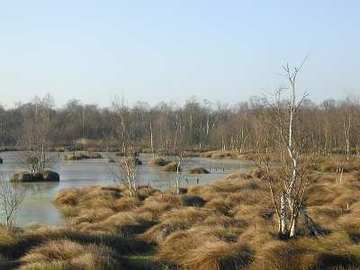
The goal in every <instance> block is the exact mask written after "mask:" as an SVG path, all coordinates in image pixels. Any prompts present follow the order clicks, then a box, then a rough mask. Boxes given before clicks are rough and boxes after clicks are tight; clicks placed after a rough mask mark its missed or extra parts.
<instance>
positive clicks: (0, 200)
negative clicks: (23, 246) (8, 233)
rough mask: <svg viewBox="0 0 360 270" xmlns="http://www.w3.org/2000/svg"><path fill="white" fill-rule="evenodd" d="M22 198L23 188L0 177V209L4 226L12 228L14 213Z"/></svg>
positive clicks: (23, 196) (15, 213) (14, 218)
mask: <svg viewBox="0 0 360 270" xmlns="http://www.w3.org/2000/svg"><path fill="white" fill-rule="evenodd" d="M24 198H25V189H23V188H22V187H20V186H18V185H15V184H13V183H10V182H9V181H7V180H4V179H0V211H1V216H2V217H3V219H4V221H3V224H4V226H5V227H6V228H8V229H12V228H14V226H15V221H16V215H17V212H18V210H19V208H20V206H21V204H22V202H23V200H24Z"/></svg>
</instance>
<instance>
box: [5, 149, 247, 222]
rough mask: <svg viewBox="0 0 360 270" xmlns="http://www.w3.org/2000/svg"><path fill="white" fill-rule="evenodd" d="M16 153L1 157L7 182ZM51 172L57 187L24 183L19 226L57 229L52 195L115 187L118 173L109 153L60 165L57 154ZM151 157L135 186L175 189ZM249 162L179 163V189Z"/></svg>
mask: <svg viewBox="0 0 360 270" xmlns="http://www.w3.org/2000/svg"><path fill="white" fill-rule="evenodd" d="M20 155H21V153H19V152H4V153H1V157H2V158H3V159H4V163H3V164H1V165H0V174H1V175H2V178H4V179H9V178H10V176H11V175H13V174H14V172H16V171H21V170H23V167H22V166H21V162H19V160H20V159H19V156H20ZM58 155H59V159H58V161H57V162H56V164H55V165H54V167H53V169H54V170H55V171H57V172H58V173H59V174H60V177H61V181H60V182H59V183H26V184H22V185H24V186H25V187H26V189H27V193H26V197H25V199H24V202H23V204H22V205H21V209H20V210H19V213H18V217H17V220H16V221H17V224H18V225H19V226H26V225H31V224H39V223H40V224H48V225H58V224H61V223H62V222H63V217H62V215H61V213H60V212H59V211H58V210H57V209H56V207H55V206H54V205H53V203H52V202H53V200H54V198H55V196H56V194H57V193H58V192H59V191H60V190H61V189H64V188H70V187H83V186H92V185H104V186H109V185H115V184H116V183H117V181H116V179H117V177H116V175H118V170H117V168H116V164H114V163H109V161H108V158H113V154H112V153H102V155H103V156H104V157H105V158H104V159H96V160H81V161H63V160H62V158H61V154H58ZM151 158H152V155H150V154H141V155H140V160H141V161H143V165H141V166H139V170H138V182H139V184H140V185H151V186H152V187H154V188H157V189H161V190H166V189H169V188H172V187H174V186H175V180H176V173H173V172H164V171H162V170H161V168H160V167H154V166H150V165H148V162H149V161H150V160H151ZM251 166H252V164H251V162H247V161H240V160H213V159H206V158H199V157H191V158H186V159H185V160H184V162H183V166H182V167H183V174H182V175H183V178H182V179H183V180H182V186H184V187H185V186H189V185H196V184H197V183H199V184H200V185H204V184H207V183H210V182H212V181H214V180H216V179H220V178H222V177H223V176H224V175H226V174H229V173H232V172H234V171H236V170H240V169H241V170H247V169H248V168H250V167H251ZM195 167H203V168H205V169H207V170H209V171H210V172H211V173H210V174H203V175H190V174H189V170H190V169H191V168H195Z"/></svg>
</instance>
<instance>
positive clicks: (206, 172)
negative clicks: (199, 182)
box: [190, 167, 210, 174]
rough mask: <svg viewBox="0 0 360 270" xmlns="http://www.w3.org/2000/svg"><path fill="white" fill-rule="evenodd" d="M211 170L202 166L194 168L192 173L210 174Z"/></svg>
mask: <svg viewBox="0 0 360 270" xmlns="http://www.w3.org/2000/svg"><path fill="white" fill-rule="evenodd" d="M209 173H210V172H209V171H208V170H207V169H205V168H202V167H197V168H192V169H191V170H190V174H209Z"/></svg>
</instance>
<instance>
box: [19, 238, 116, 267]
mask: <svg viewBox="0 0 360 270" xmlns="http://www.w3.org/2000/svg"><path fill="white" fill-rule="evenodd" d="M21 263H22V267H20V269H21V270H30V269H74V270H76V269H79V270H80V269H81V270H83V269H84V270H85V269H86V270H96V269H114V270H115V269H119V268H118V267H119V263H118V261H117V260H116V259H115V255H114V253H113V252H112V250H111V249H109V248H107V247H104V246H98V245H93V244H90V245H81V244H79V243H75V242H72V241H69V240H59V241H49V242H47V243H45V244H43V245H41V246H39V247H36V248H34V249H31V250H30V251H29V252H28V253H27V254H26V255H25V256H24V257H22V258H21Z"/></svg>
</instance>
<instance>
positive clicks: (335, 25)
mask: <svg viewBox="0 0 360 270" xmlns="http://www.w3.org/2000/svg"><path fill="white" fill-rule="evenodd" d="M359 11H360V1H357V0H347V1H343V0H339V1H335V0H333V1H332V0H326V1H325V0H317V1H313V0H311V1H310V0H301V1H285V0H284V1H280V0H263V1H261V0H252V1H250V0H249V1H245V0H244V1H242V0H233V1H231V0H223V1H218V0H217V1H213V0H207V1H206V0H182V1H177V0H171V1H169V0H161V1H160V0H152V1H149V0H143V1H141V0H129V1H125V0H123V1H122V0H101V1H100V0H98V1H92V0H62V1H51V0H46V1H45V0H31V1H29V0H23V1H20V0H12V1H7V0H6V1H5V0H0V104H3V105H5V106H13V105H14V104H15V102H19V101H20V102H27V101H29V100H31V99H32V98H33V97H34V96H36V95H37V96H44V95H46V94H51V95H52V96H53V97H54V100H55V102H56V104H57V105H58V106H62V105H63V104H65V103H66V102H67V101H68V100H69V99H80V100H81V101H82V102H84V103H96V104H99V105H100V106H108V105H110V104H111V102H112V99H113V98H114V97H115V96H121V97H123V98H124V99H125V100H127V101H128V102H129V103H135V102H136V101H144V102H148V103H150V104H156V103H158V102H160V101H167V102H169V101H174V102H178V103H182V102H184V101H185V100H187V99H189V98H191V97H196V98H198V99H199V100H203V99H207V100H210V101H221V102H224V103H236V102H240V101H246V100H248V99H249V98H250V97H251V96H261V95H268V94H270V93H272V92H273V91H274V89H276V88H277V87H279V86H283V85H284V84H285V79H284V77H283V76H281V66H282V65H283V64H286V63H290V64H291V65H299V64H300V63H301V62H302V60H303V59H304V58H305V57H306V56H307V60H306V63H305V65H304V67H303V70H302V72H301V74H300V75H299V78H298V92H299V94H300V93H302V92H304V91H307V92H309V93H310V98H311V99H313V100H314V101H317V102H320V101H321V100H324V99H327V98H337V99H338V98H339V99H340V98H344V97H346V96H349V95H360V76H359V75H360V74H359V72H360V17H359Z"/></svg>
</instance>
